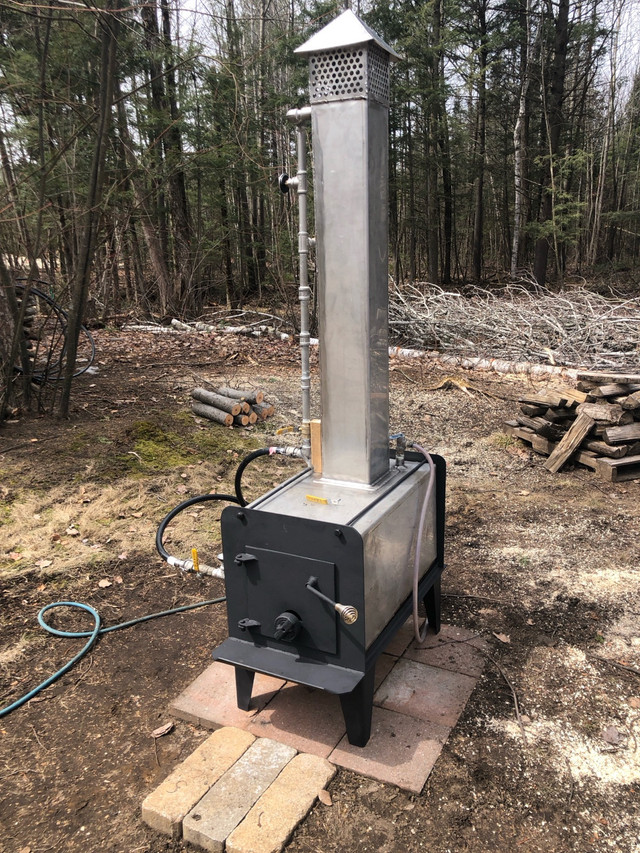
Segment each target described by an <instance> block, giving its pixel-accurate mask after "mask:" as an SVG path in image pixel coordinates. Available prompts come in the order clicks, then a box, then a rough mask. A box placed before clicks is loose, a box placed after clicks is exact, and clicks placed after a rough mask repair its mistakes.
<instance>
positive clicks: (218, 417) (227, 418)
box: [191, 400, 233, 427]
mask: <svg viewBox="0 0 640 853" xmlns="http://www.w3.org/2000/svg"><path fill="white" fill-rule="evenodd" d="M191 411H192V412H193V413H194V415H198V417H200V418H206V419H207V420H208V421H216V423H219V424H223V425H224V426H229V427H230V426H232V425H233V415H230V414H229V412H221V411H220V409H214V407H213V406H207V404H206V403H200V402H199V401H198V400H194V401H193V402H192V403H191Z"/></svg>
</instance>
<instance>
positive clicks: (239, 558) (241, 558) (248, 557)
mask: <svg viewBox="0 0 640 853" xmlns="http://www.w3.org/2000/svg"><path fill="white" fill-rule="evenodd" d="M257 559H258V558H257V557H256V556H254V555H253V554H236V556H235V558H234V560H233V562H234V563H235V564H236V565H237V566H244V565H246V564H247V563H253V562H255V561H256V560H257Z"/></svg>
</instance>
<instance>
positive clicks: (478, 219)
mask: <svg viewBox="0 0 640 853" xmlns="http://www.w3.org/2000/svg"><path fill="white" fill-rule="evenodd" d="M477 16H478V28H479V33H480V45H479V47H480V49H479V51H478V59H479V62H480V66H479V69H478V130H477V155H476V162H477V176H476V186H475V199H474V215H473V278H474V280H475V281H477V282H479V281H481V279H482V260H483V253H484V246H483V241H484V175H485V150H486V137H487V62H488V55H489V51H488V47H487V7H486V3H485V0H480V3H479V4H478V10H477Z"/></svg>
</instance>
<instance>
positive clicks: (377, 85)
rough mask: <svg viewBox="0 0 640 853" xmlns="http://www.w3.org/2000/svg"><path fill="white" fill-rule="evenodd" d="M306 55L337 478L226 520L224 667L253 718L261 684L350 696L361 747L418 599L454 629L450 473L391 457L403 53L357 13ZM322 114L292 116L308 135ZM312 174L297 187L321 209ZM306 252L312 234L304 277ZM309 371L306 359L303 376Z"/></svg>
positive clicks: (325, 439)
mask: <svg viewBox="0 0 640 853" xmlns="http://www.w3.org/2000/svg"><path fill="white" fill-rule="evenodd" d="M298 53H301V54H304V55H308V57H309V69H310V99H311V107H310V112H311V125H312V150H313V157H314V188H315V194H314V196H315V214H316V251H317V267H318V290H319V294H318V301H319V307H320V335H319V337H320V362H321V400H322V471H321V472H320V471H315V470H313V469H311V468H309V469H307V470H306V471H303V472H302V473H301V474H298V475H297V476H296V477H293V478H292V479H291V480H289V481H287V482H286V483H284V484H282V485H281V486H278V487H277V488H275V489H273V490H272V491H271V492H269V493H267V494H266V495H264V496H262V497H261V498H259V499H258V500H256V501H254V502H253V503H252V504H250V505H249V506H247V507H244V508H242V509H238V508H237V507H236V508H234V507H227V509H225V510H224V511H223V513H222V523H221V526H222V543H223V550H224V564H225V585H226V591H227V615H228V623H229V637H228V639H227V640H225V641H224V642H223V643H222V644H221V645H220V646H219V647H218V648H217V649H215V650H214V653H213V657H214V658H215V659H216V660H220V661H224V662H226V663H229V664H232V665H233V666H234V667H235V673H236V691H237V701H238V706H239V707H240V708H244V709H248V708H249V705H250V701H251V690H252V684H253V678H254V675H255V673H256V672H263V673H267V674H269V675H275V676H279V677H281V678H284V679H287V680H289V681H294V682H299V683H301V684H306V685H309V686H311V687H317V688H320V689H323V690H326V691H328V692H331V693H335V694H337V695H338V696H339V697H340V701H341V704H342V709H343V713H344V717H345V722H346V729H347V735H348V738H349V741H350V742H351V743H352V744H356V745H358V746H364V745H365V744H366V743H367V741H368V739H369V734H370V730H371V715H372V708H373V692H374V671H375V663H376V660H377V658H378V657H379V655H380V654H381V652H382V651H384V649H385V647H386V646H387V644H388V643H389V641H390V640H391V638H392V637H393V635H394V634H395V632H396V631H397V630H398V628H399V627H400V626H401V625H402V624H403V623H404V622H405V620H406V619H407V617H408V616H409V615H410V614H411V613H412V612H415V613H416V614H417V603H418V602H419V601H420V602H424V605H425V607H426V612H427V618H428V623H429V627H430V628H431V630H433V631H436V632H437V631H438V630H439V628H440V576H441V574H442V571H443V568H444V502H445V463H444V460H443V459H441V458H440V457H438V456H434V457H433V458H432V459H431V458H430V457H429V458H427V457H426V456H425V455H423V454H422V453H411V452H408V453H406V454H405V453H404V441H403V440H402V441H400V443H399V445H398V450H397V452H396V453H395V454H394V453H393V451H390V450H389V380H388V316H387V315H388V308H387V266H388V249H387V246H388V237H387V228H388V223H387V183H388V159H387V156H388V155H387V147H388V101H389V63H390V61H392V60H394V59H396V58H397V56H396V54H395V53H394V51H393V50H392V49H391V48H390V47H389V46H388V45H386V44H385V43H384V42H383V41H382V39H380V38H379V36H377V35H376V34H375V33H374V32H373V31H372V30H371V29H369V28H368V27H367V26H366V25H365V24H364V23H363V22H362V21H360V20H359V19H358V18H357V17H356V16H355V15H354V14H353V12H350V11H347V12H344V13H343V14H342V15H340V16H339V17H338V18H337V19H336V20H334V21H333V22H332V23H330V24H329V25H328V26H327V27H325V28H324V29H323V30H321V31H320V32H319V33H317V34H316V35H314V36H313V37H312V38H311V39H309V41H308V42H306V44H304V45H302V47H300V48H298ZM308 112H309V110H308V109H306V108H305V109H304V110H298V111H293V115H290V117H291V118H293V120H294V121H295V122H296V123H297V124H298V125H300V123H301V122H303V121H304V120H305V119H306V118H307V117H308ZM299 130H300V128H299ZM303 138H304V134H303V133H301V132H299V133H298V140H299V143H300V140H303ZM300 162H301V163H303V165H302V166H299V173H298V177H297V178H296V179H291V180H290V185H291V186H296V187H297V188H298V192H299V194H302V195H303V196H304V198H303V201H305V204H304V205H303V209H304V210H306V165H305V164H304V158H302V159H301V160H300ZM283 177H286V176H283ZM307 250H308V237H307V234H306V225H304V224H301V229H300V254H301V259H302V262H301V273H302V272H303V271H304V270H306V252H307ZM303 278H304V276H303V275H302V274H301V291H304V293H305V295H306V291H307V290H308V288H307V287H306V278H304V281H303ZM305 328H306V327H305ZM307 335H308V331H305V332H304V334H301V343H302V344H304V340H302V339H303V338H305V337H307ZM304 361H305V359H304V350H303V375H305V367H304ZM305 384H306V381H305V382H304V383H303V387H304V386H305ZM303 408H304V407H303ZM305 418H306V414H305ZM416 446H417V445H416Z"/></svg>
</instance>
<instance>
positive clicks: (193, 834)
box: [182, 738, 296, 853]
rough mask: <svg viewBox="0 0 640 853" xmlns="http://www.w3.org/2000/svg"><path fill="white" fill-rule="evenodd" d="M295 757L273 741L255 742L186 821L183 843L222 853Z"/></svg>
mask: <svg viewBox="0 0 640 853" xmlns="http://www.w3.org/2000/svg"><path fill="white" fill-rule="evenodd" d="M295 754H296V751H295V749H293V748H292V747H290V746H285V745H284V744H281V743H277V742H276V741H274V740H269V739H267V738H260V739H258V740H256V741H255V742H254V743H253V744H252V745H251V746H250V747H249V749H248V750H247V751H246V752H245V753H244V755H243V756H242V757H241V758H239V759H238V761H236V763H235V764H234V765H233V767H231V768H230V769H229V770H227V772H226V773H225V774H224V776H222V778H221V779H219V780H218V781H217V782H216V784H215V785H214V786H213V787H212V788H211V789H210V790H209V791H208V792H207V793H206V794H205V795H204V797H203V798H202V799H201V800H200V802H199V803H197V804H196V805H195V806H194V808H193V809H191V811H190V812H189V814H188V815H187V816H186V817H185V818H184V821H183V823H182V837H183V838H184V840H185V841H189V842H190V843H191V844H196V845H198V846H199V847H202V848H203V849H204V850H207V851H210V853H223V850H224V843H225V840H226V838H227V836H228V835H230V833H231V832H233V830H234V829H235V828H236V826H237V825H238V824H239V823H240V821H241V820H242V819H243V818H244V817H245V815H246V814H247V812H248V811H249V809H250V808H251V806H253V804H254V803H255V802H256V800H257V799H258V797H260V796H261V794H263V793H264V792H265V791H266V790H267V788H268V787H269V785H271V783H272V782H273V781H274V780H275V779H276V777H277V776H278V775H279V774H280V772H281V771H282V770H283V769H284V768H285V767H286V765H287V764H288V763H289V761H291V759H292V758H293V757H294V755H295Z"/></svg>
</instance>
